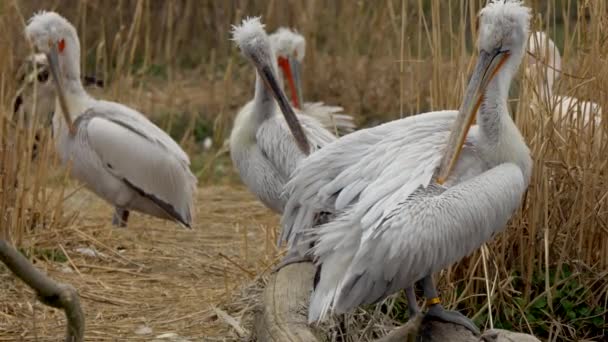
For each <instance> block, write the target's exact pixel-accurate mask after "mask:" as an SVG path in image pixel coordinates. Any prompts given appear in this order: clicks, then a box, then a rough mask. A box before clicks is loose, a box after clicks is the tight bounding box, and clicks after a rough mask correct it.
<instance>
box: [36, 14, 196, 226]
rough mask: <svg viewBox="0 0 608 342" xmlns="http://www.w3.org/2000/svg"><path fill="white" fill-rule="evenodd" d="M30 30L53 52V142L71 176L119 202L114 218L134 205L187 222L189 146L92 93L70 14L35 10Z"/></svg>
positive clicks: (192, 182)
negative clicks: (183, 146) (84, 81)
mask: <svg viewBox="0 0 608 342" xmlns="http://www.w3.org/2000/svg"><path fill="white" fill-rule="evenodd" d="M25 32H26V35H27V36H28V38H29V39H30V40H31V41H32V42H33V44H34V46H35V48H36V49H37V50H39V51H40V52H42V53H44V54H45V55H46V57H47V59H48V63H49V69H50V72H51V76H52V79H53V82H54V84H55V88H56V91H57V97H56V103H55V114H56V115H55V116H54V118H53V132H54V134H55V147H56V149H57V152H58V154H59V156H60V157H61V160H62V162H63V163H64V164H68V163H69V164H70V172H71V175H72V176H73V177H74V178H76V179H77V180H79V181H81V182H83V183H84V184H85V185H86V187H87V188H88V189H90V190H92V191H93V192H94V193H96V194H97V195H99V196H100V197H101V198H103V199H104V200H106V201H108V202H109V203H111V204H112V205H114V207H115V209H116V211H115V213H114V218H113V224H114V225H125V224H126V220H127V218H128V214H129V211H130V210H134V211H139V212H142V213H145V214H148V215H152V216H156V217H160V218H164V219H169V220H173V221H176V222H178V223H180V224H182V225H183V226H186V227H190V226H191V224H192V213H191V211H192V202H193V197H194V193H195V191H196V178H195V177H194V175H193V174H192V173H191V172H190V167H189V166H190V160H189V159H188V156H187V155H186V153H185V152H184V151H183V150H182V149H181V148H180V147H179V146H178V145H177V143H176V142H175V141H173V139H171V138H170V137H169V136H168V135H167V134H166V133H165V132H163V131H162V130H161V129H160V128H158V127H157V126H155V125H154V124H153V123H152V122H150V121H149V120H148V119H147V118H146V117H144V116H143V115H142V114H141V113H139V112H137V111H135V110H133V109H131V108H129V107H126V106H124V105H121V104H119V103H115V102H109V101H103V100H97V99H94V98H92V97H91V96H89V95H88V94H87V92H86V91H85V89H84V87H83V85H82V83H81V80H80V67H79V65H80V43H79V41H78V35H77V33H76V29H75V28H74V26H72V24H70V23H69V22H68V21H67V20H66V19H65V18H63V17H62V16H60V15H59V14H57V13H54V12H41V13H38V14H36V15H34V16H33V17H32V18H31V19H30V20H29V22H28V25H27V27H26V30H25Z"/></svg>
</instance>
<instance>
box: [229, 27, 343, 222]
mask: <svg viewBox="0 0 608 342" xmlns="http://www.w3.org/2000/svg"><path fill="white" fill-rule="evenodd" d="M232 37H233V40H234V41H235V42H236V44H237V45H238V47H239V48H240V50H241V53H242V54H243V56H244V57H245V58H247V59H248V60H249V61H250V62H251V63H252V64H253V65H254V66H255V68H256V70H257V72H256V81H255V93H254V97H253V100H252V101H250V102H249V103H247V104H246V105H245V106H244V107H243V108H242V109H241V111H240V112H239V113H238V115H237V117H236V119H235V122H234V127H233V128H232V132H231V134H230V156H231V158H232V162H233V164H234V165H235V167H236V169H237V170H238V172H239V175H240V176H241V180H242V181H243V183H245V185H246V186H247V187H248V188H249V190H250V191H251V192H252V193H253V194H255V195H256V196H257V197H258V199H259V200H260V201H261V202H262V203H263V204H264V205H265V206H266V207H268V208H269V209H271V210H273V211H274V212H276V213H279V214H280V213H282V212H283V208H284V207H285V203H286V199H285V198H284V197H282V196H281V192H282V190H283V186H284V184H285V183H286V182H287V180H288V179H289V176H290V175H291V173H292V171H293V170H294V169H295V167H296V165H297V164H298V163H299V162H300V161H301V160H302V159H304V157H305V156H306V155H307V154H309V153H310V152H313V151H315V150H318V149H319V148H321V147H322V146H324V145H326V144H328V143H330V142H332V141H334V140H336V137H334V136H333V135H332V134H331V133H330V132H329V131H328V130H326V129H325V128H323V127H322V125H321V124H320V123H319V122H318V121H317V120H316V119H314V118H312V117H310V116H306V115H296V114H295V113H294V112H293V109H292V108H291V107H290V105H289V100H287V98H286V97H285V94H284V93H283V92H282V91H281V89H280V85H279V83H278V81H277V77H276V75H277V67H276V64H275V63H276V59H275V57H274V52H273V50H272V46H271V43H270V39H269V38H268V35H267V34H266V31H265V30H264V25H263V24H262V23H261V21H260V18H259V17H255V18H248V19H245V20H243V22H242V24H241V25H238V26H233V31H232ZM275 100H276V102H275ZM277 103H278V105H279V106H280V108H281V111H282V113H283V116H280V115H278V111H279V107H277ZM290 131H291V132H290Z"/></svg>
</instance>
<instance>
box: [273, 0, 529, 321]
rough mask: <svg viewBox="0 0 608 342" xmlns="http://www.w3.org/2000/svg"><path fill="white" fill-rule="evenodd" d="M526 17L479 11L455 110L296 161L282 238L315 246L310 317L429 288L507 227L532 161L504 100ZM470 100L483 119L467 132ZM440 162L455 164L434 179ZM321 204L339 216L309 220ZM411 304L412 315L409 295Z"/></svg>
mask: <svg viewBox="0 0 608 342" xmlns="http://www.w3.org/2000/svg"><path fill="white" fill-rule="evenodd" d="M528 20H529V9H528V8H526V7H524V6H523V5H522V4H521V2H519V1H504V2H503V1H502V0H501V1H492V2H491V3H490V4H488V5H487V6H486V7H485V8H484V9H483V10H482V11H481V12H480V31H479V41H478V45H479V59H478V62H477V66H476V69H475V72H474V74H473V76H472V77H471V81H470V83H469V87H468V89H467V93H466V96H465V99H464V102H463V105H462V107H461V109H460V111H459V112H457V111H443V112H432V113H426V114H420V115H417V116H413V117H408V118H405V119H401V120H396V121H393V122H389V123H386V124H383V125H380V126H378V127H374V128H370V129H365V130H360V131H357V132H354V133H351V134H349V135H347V136H345V137H342V138H340V139H339V140H337V141H335V142H333V143H331V144H329V145H327V146H325V147H324V148H323V149H321V150H320V151H318V152H316V153H314V154H312V155H311V156H309V157H308V158H306V159H305V160H304V161H302V163H300V164H299V166H298V167H297V168H296V171H295V172H294V174H293V176H292V178H291V180H290V181H289V182H288V183H287V185H286V187H285V192H286V196H287V197H288V198H289V200H288V203H287V205H286V208H285V212H284V215H283V218H282V224H283V236H282V238H283V239H284V240H286V241H288V243H289V245H290V247H291V248H298V247H299V248H302V246H304V247H307V246H308V243H309V242H310V241H311V240H312V241H315V242H316V246H315V247H314V248H313V250H312V251H311V253H313V255H314V257H315V259H316V260H317V264H318V265H319V266H320V277H319V282H318V284H317V286H316V288H315V290H314V292H313V295H312V297H311V303H310V307H309V320H310V321H317V320H322V319H324V318H325V317H326V316H327V315H328V314H329V313H330V312H332V311H333V312H337V313H341V312H346V311H349V310H352V309H353V308H355V307H357V306H359V305H362V304H369V303H374V302H376V301H378V300H380V299H382V298H384V297H386V296H388V295H390V294H391V293H394V292H396V291H398V290H400V289H406V291H408V290H409V291H410V293H413V292H412V288H411V287H412V286H413V284H414V283H415V282H417V281H419V280H421V279H423V278H424V280H425V296H427V298H431V297H436V295H435V289H434V286H432V279H431V278H430V277H431V275H432V273H433V272H436V271H438V270H440V269H441V268H443V267H446V266H448V265H449V264H451V263H454V262H456V261H458V260H460V259H461V258H463V257H464V256H466V255H468V254H470V253H471V252H473V251H474V250H475V249H476V248H478V247H479V246H480V245H481V244H482V243H484V242H485V241H487V240H489V239H490V238H491V237H492V236H493V234H495V233H497V232H499V231H501V230H502V229H504V227H505V225H506V222H507V220H508V219H509V218H510V217H511V215H512V214H513V212H514V211H515V210H516V209H517V208H518V206H519V205H520V202H521V199H522V196H523V194H524V192H525V189H526V188H527V186H528V182H529V179H530V175H531V168H532V160H531V158H530V151H529V149H528V147H527V145H526V144H525V142H524V140H523V138H522V136H521V134H520V132H519V131H518V129H517V127H516V126H515V124H514V123H513V121H512V120H511V118H510V116H509V114H508V107H507V101H506V100H507V96H508V90H509V84H510V82H511V80H512V78H513V75H514V74H515V73H516V71H517V68H518V66H519V64H520V62H521V59H522V57H523V53H524V48H525V44H526V38H527V33H528ZM477 103H480V104H481V106H480V109H479V115H478V125H477V126H473V127H472V128H471V129H470V131H469V132H468V134H467V133H466V132H467V128H468V125H470V122H472V119H473V117H474V115H475V112H476V111H477V105H476V104H477ZM450 130H451V132H450ZM460 136H462V138H463V139H464V140H463V141H462V146H463V147H462V150H461V149H460V146H461V144H460V141H459V140H460V138H459V137H460ZM448 138H449V140H448ZM446 149H447V151H446ZM442 158H446V160H447V161H448V164H443V162H442ZM443 165H448V166H450V167H451V166H452V165H454V167H453V170H452V172H451V173H449V177H448V178H447V180H446V181H445V183H443V184H440V183H441V182H440V181H438V180H437V179H438V178H437V177H438V169H439V168H440V167H442V168H443ZM450 167H448V168H447V169H448V171H449V169H450ZM440 171H441V170H440ZM439 177H441V172H439ZM320 211H324V212H330V213H333V214H334V215H336V218H335V219H334V220H332V221H331V222H328V223H326V224H324V225H322V226H320V227H314V228H312V229H310V228H309V227H312V226H313V225H314V219H315V215H316V214H317V213H318V212H320ZM429 284H430V286H427V285H429ZM408 297H409V295H408ZM409 304H410V308H411V309H413V310H412V311H414V312H415V311H416V310H417V307H416V306H415V305H416V304H415V303H409ZM437 308H440V309H437ZM431 312H432V313H433V314H434V315H435V316H439V317H441V318H442V319H444V320H448V321H452V322H455V323H458V324H462V325H465V326H466V327H468V328H469V329H471V330H476V328H475V327H474V325H473V324H472V322H470V321H468V320H467V319H465V318H464V317H461V316H458V315H457V314H454V313H450V314H448V313H447V312H445V311H443V309H441V306H440V305H431V309H430V310H429V313H431ZM446 317H447V318H446Z"/></svg>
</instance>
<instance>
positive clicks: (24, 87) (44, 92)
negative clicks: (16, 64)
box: [13, 53, 103, 157]
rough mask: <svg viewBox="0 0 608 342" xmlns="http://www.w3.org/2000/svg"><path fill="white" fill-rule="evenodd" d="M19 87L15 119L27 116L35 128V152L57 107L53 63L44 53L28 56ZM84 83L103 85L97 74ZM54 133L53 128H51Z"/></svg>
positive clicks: (16, 97)
mask: <svg viewBox="0 0 608 342" xmlns="http://www.w3.org/2000/svg"><path fill="white" fill-rule="evenodd" d="M18 74H19V84H20V86H19V88H18V89H17V92H16V94H15V98H14V99H13V122H15V123H17V122H18V121H19V120H23V123H24V125H25V127H28V129H29V128H35V129H36V130H35V133H34V146H33V148H32V155H33V157H36V155H37V153H38V143H39V142H40V130H41V129H46V128H47V127H49V126H50V125H51V123H52V119H53V113H54V111H55V96H56V92H55V85H54V84H53V81H52V79H51V75H50V70H49V63H48V60H47V58H46V56H45V54H43V53H36V54H32V55H30V56H28V57H27V58H26V59H25V61H24V62H23V63H22V65H21V67H20V68H19V71H18ZM83 81H84V86H85V88H86V87H88V86H102V84H103V82H102V81H100V80H97V79H96V78H95V77H90V76H89V77H87V76H85V77H84V80H83ZM51 134H52V131H51Z"/></svg>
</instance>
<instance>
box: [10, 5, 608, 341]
mask: <svg viewBox="0 0 608 342" xmlns="http://www.w3.org/2000/svg"><path fill="white" fill-rule="evenodd" d="M525 2H526V3H527V4H528V5H530V6H531V7H532V8H533V10H534V16H533V22H532V28H533V29H534V30H543V31H545V32H546V33H547V34H548V35H549V36H550V37H551V38H552V39H553V40H554V41H555V42H556V43H557V45H558V47H559V48H560V50H561V53H562V62H563V63H562V64H563V65H562V68H563V71H564V72H565V73H564V74H563V75H562V76H561V78H560V80H559V82H558V83H557V85H556V87H555V89H554V92H555V93H557V94H561V95H568V96H573V97H576V98H579V99H582V100H592V101H594V102H596V103H598V104H600V105H601V106H602V107H603V108H604V111H603V112H604V113H606V108H608V103H607V102H606V100H605V99H606V98H608V97H607V96H606V95H607V90H608V65H607V63H608V61H607V60H606V56H607V55H608V44H606V36H607V33H606V27H608V26H607V24H608V22H607V21H608V15H607V14H608V9H607V8H606V7H607V6H606V4H605V3H604V2H602V1H585V2H583V1H574V0H545V1H541V0H531V1H525ZM75 3H76V4H77V6H74V4H75ZM484 4H485V1H482V0H475V1H457V0H448V1H440V0H431V1H423V0H387V1H358V2H353V1H320V0H308V1H296V0H290V1H261V0H234V1H227V2H220V1H196V0H180V1H166V2H160V1H151V0H130V1H119V0H111V1H78V2H75V1H70V0H58V1H55V2H53V5H52V6H54V8H50V9H55V10H57V11H59V12H61V13H62V14H63V15H64V16H66V17H67V18H68V19H69V20H71V21H72V22H73V23H74V24H75V25H76V27H77V29H78V31H79V34H80V39H81V44H82V50H83V54H82V63H81V64H82V67H83V71H84V72H85V73H87V74H95V75H96V76H98V77H101V78H103V79H104V80H105V81H106V84H107V85H108V87H107V89H105V90H104V91H103V93H104V97H106V98H111V99H113V100H117V101H121V102H125V103H127V104H129V105H132V106H134V107H136V108H138V109H140V110H141V111H142V112H144V113H146V114H147V115H149V116H150V117H151V118H152V119H153V120H154V121H156V122H157V123H159V124H160V125H161V126H162V127H164V128H166V129H168V130H170V131H171V132H172V134H173V135H174V136H175V137H177V138H178V139H180V141H181V142H182V144H184V145H185V146H186V147H187V149H188V150H189V151H190V152H191V154H192V156H193V164H194V165H195V167H197V168H203V169H204V172H203V175H202V176H201V177H202V178H203V181H204V182H203V183H204V185H205V186H211V185H213V184H218V183H222V184H225V183H232V182H234V178H233V177H231V175H232V173H231V171H230V170H231V165H230V163H229V162H227V161H226V159H225V158H222V157H220V158H218V159H214V160H213V161H212V162H211V161H210V160H211V159H210V158H209V157H210V156H209V154H208V153H207V154H206V153H203V152H201V148H200V147H199V142H200V140H201V137H203V136H205V135H206V136H212V137H213V139H214V142H215V146H216V147H217V148H219V146H221V143H222V142H223V140H224V139H225V137H226V136H227V133H228V132H229V129H230V127H231V122H232V118H233V116H234V114H235V113H236V110H237V109H238V107H239V106H240V105H242V104H244V103H245V102H246V101H247V100H248V99H249V97H250V96H251V94H252V92H253V77H254V73H253V70H252V68H251V67H250V66H249V65H247V64H246V63H245V62H244V60H243V59H242V58H240V56H238V54H237V52H236V51H235V49H234V48H233V44H231V43H230V42H229V41H228V38H229V28H230V25H231V24H234V23H236V22H238V21H239V20H240V18H242V17H244V16H251V15H262V16H263V20H264V21H265V23H266V24H267V29H268V30H269V31H272V30H274V29H275V28H277V27H278V26H283V25H286V26H291V27H294V28H297V29H298V30H299V31H300V32H302V33H303V34H304V35H305V37H306V38H307V46H308V48H307V55H306V59H305V70H304V71H305V75H306V76H305V79H304V89H305V97H306V98H307V99H314V100H322V101H325V102H327V103H330V104H339V105H341V106H343V107H345V109H346V111H347V112H350V113H355V114H356V116H357V118H358V121H359V123H360V124H362V125H374V124H377V123H380V122H385V121H387V120H392V119H395V118H398V117H399V116H400V115H403V116H406V115H411V114H415V113H420V112H424V111H428V110H435V109H446V108H457V107H458V104H459V102H460V97H461V95H462V93H463V89H464V86H465V85H466V82H467V77H468V74H469V71H470V67H471V66H472V62H473V58H472V57H471V56H472V55H473V53H472V51H473V48H474V39H473V37H476V36H477V33H476V24H475V23H476V15H477V12H478V10H479V9H480V8H481V6H483V5H484ZM18 5H19V7H20V10H21V12H22V13H23V14H24V15H25V16H26V17H28V16H29V15H30V14H31V13H33V11H34V10H37V9H41V8H42V6H48V3H47V2H42V1H36V0H24V1H20V2H18ZM0 6H2V7H1V8H0V11H1V12H0V13H1V16H0V30H1V32H2V34H0V46H7V47H8V48H7V49H4V50H3V52H0V75H2V76H1V77H0V186H1V187H0V213H1V215H0V220H2V221H0V223H1V224H0V227H3V230H2V234H3V235H4V236H7V235H8V236H10V237H11V238H12V240H13V241H14V242H16V243H19V244H24V245H29V243H28V241H37V242H39V241H38V240H35V239H31V236H32V234H36V233H35V232H36V231H37V229H38V228H36V227H44V229H45V231H53V230H57V229H62V227H63V225H67V224H68V223H69V222H67V221H69V220H66V215H65V214H62V203H63V200H62V199H63V198H64V197H66V193H65V191H64V190H63V184H64V183H65V182H64V181H63V179H64V175H65V174H64V173H61V172H58V173H56V172H54V171H52V170H55V169H56V167H55V165H56V164H55V163H54V162H53V158H54V157H53V154H52V153H50V151H47V150H52V148H50V147H48V146H50V144H48V143H47V144H45V146H46V148H45V151H47V152H45V153H43V154H42V155H41V156H40V157H39V158H38V159H37V160H36V161H31V159H30V158H29V157H28V156H29V155H30V152H31V146H32V144H31V143H32V140H33V132H34V128H30V127H28V128H27V129H26V126H25V125H24V124H23V123H22V122H21V121H20V120H19V119H18V118H17V119H15V118H12V114H11V113H12V111H11V108H12V107H11V106H12V104H11V101H12V97H13V95H14V91H15V89H16V83H15V78H14V77H13V75H14V74H15V72H16V69H17V67H18V65H19V61H20V60H21V59H22V58H23V57H24V56H25V55H26V54H28V53H29V50H28V48H27V44H25V43H24V41H23V39H22V37H23V36H22V26H21V23H20V22H19V21H18V20H15V18H17V16H16V13H17V12H16V10H15V8H14V6H13V3H12V2H4V3H3V4H2V5H0ZM529 83H530V82H528V80H525V79H524V78H523V73H521V74H520V77H519V78H518V79H517V80H516V81H515V84H514V86H513V87H512V91H511V100H510V104H511V109H512V113H513V115H514V118H515V120H516V123H517V125H518V127H519V128H520V129H521V131H522V133H523V135H524V137H525V138H526V141H527V142H528V143H529V145H530V148H531V150H532V153H533V159H534V162H535V168H534V175H533V180H532V183H531V186H530V188H529V190H528V194H527V197H526V200H525V205H524V206H523V207H522V209H521V210H520V212H519V213H518V214H517V216H516V217H515V218H514V219H513V220H512V222H511V223H510V225H509V227H508V229H507V230H506V231H505V232H504V233H502V234H500V235H498V236H497V237H496V239H495V241H494V242H492V243H490V244H489V245H488V246H487V249H486V250H485V252H487V253H484V254H485V258H482V255H481V253H480V252H477V253H475V254H474V255H472V256H470V257H469V258H467V259H466V260H463V261H462V262H460V263H458V264H457V265H454V266H453V267H450V268H448V269H446V270H444V271H443V272H441V274H440V275H439V279H440V284H441V290H442V295H443V297H444V301H445V302H446V303H448V304H449V305H450V306H452V307H454V308H458V309H459V310H463V311H464V312H465V313H466V314H467V315H469V316H471V317H475V319H476V321H477V322H478V323H479V324H480V325H481V326H482V327H488V326H490V325H491V323H490V322H491V321H492V323H493V325H494V326H496V327H504V328H509V329H514V330H519V331H525V332H533V333H535V334H537V335H538V336H539V337H542V338H545V339H547V340H552V341H554V340H560V341H561V340H580V339H583V338H588V339H593V338H598V337H599V336H602V335H605V334H606V329H607V323H606V320H605V317H606V310H607V308H608V282H607V281H606V279H608V274H607V270H608V239H607V238H606V236H607V233H608V204H607V203H606V202H607V200H608V178H607V177H608V175H607V174H608V173H606V172H605V171H604V169H605V168H606V163H607V161H608V159H607V158H606V152H607V150H606V141H607V139H606V132H607V128H606V124H605V122H606V120H601V122H597V123H593V125H594V126H593V128H592V129H591V132H590V131H589V129H583V128H582V127H581V126H580V125H570V126H567V127H566V128H565V129H564V127H563V125H564V123H565V122H568V121H564V122H561V123H558V122H555V120H554V119H553V116H552V115H551V113H549V108H550V106H548V105H545V106H540V108H544V109H543V110H540V111H532V110H531V108H532V107H533V105H534V104H533V103H532V101H533V98H534V97H533V92H534V89H532V88H531V87H529V86H528V84H529ZM571 116H572V115H571ZM573 121H576V120H574V118H571V119H570V121H569V122H570V123H572V122H573ZM580 121H581V120H579V121H578V122H580ZM598 136H599V137H598ZM594 140H599V144H597V143H596V144H594V143H592V141H594ZM585 146H587V147H588V146H591V148H586V147H585ZM214 152H215V151H212V152H211V154H213V153H214ZM83 215H86V212H85V213H84V214H83ZM68 218H69V216H68ZM245 235H246V234H245ZM268 241H271V240H268ZM60 243H61V235H60V234H55V235H54V238H53V239H52V240H49V241H46V242H45V244H46V245H49V246H53V245H55V246H57V245H58V244H60ZM268 248H269V247H268V246H267V247H266V249H268ZM274 252H276V251H275V250H274V249H272V253H274ZM150 257H152V256H150ZM484 261H485V270H486V271H485V272H484ZM258 271H261V270H258ZM242 272H243V273H244V274H246V273H245V272H244V271H242ZM245 278H247V279H249V275H247V276H246V277H245ZM91 281H94V280H91ZM125 291H126V290H125ZM487 293H489V294H490V298H489V299H488V298H487ZM391 303H393V304H392V305H391V306H388V305H384V306H378V307H376V308H371V309H370V310H372V312H374V313H375V314H373V315H363V314H360V313H357V314H355V315H353V316H349V318H347V321H348V322H351V323H352V324H351V325H348V324H347V325H346V327H351V328H350V329H348V331H349V334H350V335H349V336H350V337H348V338H346V340H351V339H352V340H356V337H354V336H357V335H356V334H355V333H354V331H356V330H358V329H360V328H365V327H367V328H365V329H363V330H362V331H363V332H364V333H367V334H368V335H365V336H368V337H369V338H372V337H373V336H372V335H373V334H381V333H382V332H383V331H384V330H382V329H384V328H383V327H384V323H386V322H393V320H403V319H404V318H405V317H404V316H403V312H404V310H403V306H402V302H400V299H396V300H394V302H391ZM490 303H491V306H490ZM389 307H391V308H393V309H392V310H388V308H389ZM490 307H491V316H492V318H493V319H492V320H490V318H489V317H490V314H489V308H490ZM0 317H1V316H0ZM353 317H355V318H353ZM356 317H363V318H359V319H356ZM370 318H371V320H370ZM0 319H1V318H0ZM113 319H114V320H118V319H120V318H119V317H114V318H113ZM349 324H350V323H349ZM342 327H344V325H342ZM101 328H102V326H100V327H99V329H101ZM370 331H371V332H373V334H371V335H370V334H369V333H370ZM113 334H115V335H113V336H121V335H120V334H121V332H120V331H114V332H113ZM344 335H345V334H343V333H340V332H339V331H337V332H335V335H334V336H336V338H344ZM340 336H341V337H340ZM360 336H363V335H360Z"/></svg>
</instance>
